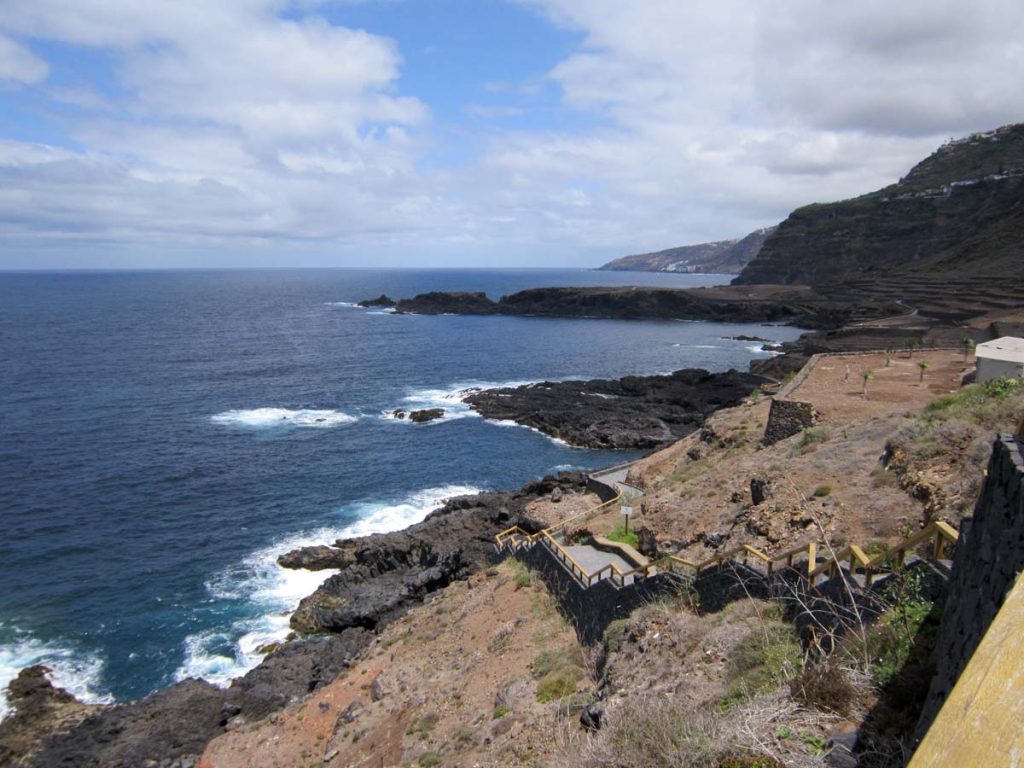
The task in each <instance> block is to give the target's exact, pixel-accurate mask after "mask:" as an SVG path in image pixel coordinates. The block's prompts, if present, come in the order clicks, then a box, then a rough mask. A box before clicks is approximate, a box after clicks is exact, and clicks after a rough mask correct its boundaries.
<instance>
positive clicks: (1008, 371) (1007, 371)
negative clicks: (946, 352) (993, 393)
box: [974, 336, 1024, 384]
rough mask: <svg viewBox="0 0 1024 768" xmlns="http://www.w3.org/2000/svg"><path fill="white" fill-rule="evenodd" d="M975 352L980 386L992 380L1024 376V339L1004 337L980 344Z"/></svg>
mask: <svg viewBox="0 0 1024 768" xmlns="http://www.w3.org/2000/svg"><path fill="white" fill-rule="evenodd" d="M974 351H975V354H976V355H977V357H978V378H977V381H978V383H979V384H984V383H985V382H986V381H991V380H992V379H1001V378H1005V377H1010V378H1013V377H1020V376H1024V339H1019V338H1017V337H1016V336H1003V337H1002V338H1001V339H993V340H992V341H986V342H984V343H982V344H979V345H978V346H977V347H975V349H974Z"/></svg>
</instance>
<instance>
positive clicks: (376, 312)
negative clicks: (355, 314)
mask: <svg viewBox="0 0 1024 768" xmlns="http://www.w3.org/2000/svg"><path fill="white" fill-rule="evenodd" d="M397 313H398V310H397V309H395V308H394V307H384V308H383V309H371V310H370V311H369V312H367V313H366V314H368V315H394V314H397Z"/></svg>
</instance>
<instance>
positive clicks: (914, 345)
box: [907, 339, 921, 358]
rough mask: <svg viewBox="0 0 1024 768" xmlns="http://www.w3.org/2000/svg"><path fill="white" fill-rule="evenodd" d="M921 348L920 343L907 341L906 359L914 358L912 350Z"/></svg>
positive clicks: (912, 340) (913, 340) (914, 340)
mask: <svg viewBox="0 0 1024 768" xmlns="http://www.w3.org/2000/svg"><path fill="white" fill-rule="evenodd" d="M919 346H921V342H920V341H918V340H917V339H907V357H910V358H913V357H914V350H915V349H917V348H918V347H919Z"/></svg>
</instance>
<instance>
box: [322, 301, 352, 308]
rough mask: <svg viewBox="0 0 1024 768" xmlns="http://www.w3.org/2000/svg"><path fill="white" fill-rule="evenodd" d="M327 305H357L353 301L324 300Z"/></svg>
mask: <svg viewBox="0 0 1024 768" xmlns="http://www.w3.org/2000/svg"><path fill="white" fill-rule="evenodd" d="M324 304H326V305H327V306H328V307H358V306H359V305H358V304H356V303H355V302H354V301H325V302H324Z"/></svg>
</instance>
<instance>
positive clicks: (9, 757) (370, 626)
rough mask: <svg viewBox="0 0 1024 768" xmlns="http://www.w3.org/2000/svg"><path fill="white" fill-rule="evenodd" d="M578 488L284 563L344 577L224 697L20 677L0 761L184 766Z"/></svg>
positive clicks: (464, 573)
mask: <svg viewBox="0 0 1024 768" xmlns="http://www.w3.org/2000/svg"><path fill="white" fill-rule="evenodd" d="M585 485H586V479H585V477H584V476H583V475H582V474H580V473H563V474H561V475H559V476H557V477H547V478H545V479H544V480H542V481H539V482H535V483H530V484H528V485H526V486H524V487H523V488H521V489H519V490H517V491H511V492H489V493H481V494H477V495H474V496H464V497H458V498H453V499H451V500H449V501H448V502H447V503H446V504H445V505H444V506H443V507H442V508H441V509H439V510H437V511H435V512H433V513H432V514H431V515H430V516H428V517H427V519H426V520H424V521H423V522H421V523H419V524H417V525H414V526H411V527H410V528H407V529H406V530H404V531H399V532H396V533H387V534H377V535H373V536H367V537H361V538H356V539H347V540H342V541H337V542H335V543H334V544H333V545H323V546H316V547H305V548H301V549H298V550H295V551H292V552H289V553H287V554H286V555H283V556H282V557H281V558H280V564H281V565H282V566H284V567H287V568H309V569H338V570H339V573H337V574H336V575H334V576H331V577H330V578H329V579H327V581H326V582H325V583H324V584H323V586H321V587H320V588H319V589H318V590H317V591H316V592H315V593H313V594H312V595H310V596H309V597H307V598H306V599H304V600H303V601H302V603H301V604H300V606H299V608H298V610H297V611H296V612H295V614H294V615H293V617H292V626H293V627H294V628H295V629H296V630H297V631H298V632H299V633H302V634H303V635H304V636H303V637H299V638H297V639H294V640H292V641H290V642H286V643H283V644H281V645H280V646H279V647H278V648H276V649H274V650H272V651H271V652H270V653H268V655H267V657H266V658H265V659H264V660H263V662H262V663H261V664H260V665H259V666H258V667H256V668H255V669H253V670H251V671H250V672H249V673H248V674H246V675H245V676H244V677H242V678H239V679H237V680H235V681H234V682H233V683H232V684H231V685H230V686H229V687H228V688H225V689H222V688H218V687H216V686H214V685H211V684H210V683H207V682H205V681H202V680H185V681H183V682H180V683H176V684H174V685H171V686H169V687H167V688H165V689H163V690H160V691H157V692H156V693H154V694H152V695H150V696H147V697H145V698H143V699H140V700H138V701H133V702H127V703H122V704H116V705H84V704H81V703H80V702H78V701H76V700H75V699H74V697H72V696H71V695H70V694H68V693H67V692H65V691H62V690H60V689H56V688H54V687H53V686H52V685H51V684H50V682H49V681H48V680H47V678H46V669H45V668H44V667H40V666H36V667H30V668H28V669H25V670H23V671H22V672H21V674H20V675H19V676H18V677H17V678H16V680H15V681H14V682H12V683H11V686H10V689H9V693H8V696H9V700H10V702H11V704H12V705H13V709H14V713H13V714H12V715H11V716H10V717H8V718H7V719H6V720H4V721H3V722H0V765H3V766H5V767H6V766H12V767H17V768H51V767H52V766H68V768H72V767H73V768H81V767H83V766H89V767H90V768H138V767H139V766H150V767H151V768H191V767H192V766H194V765H195V764H196V762H197V760H198V756H199V754H200V753H201V752H202V751H203V748H204V747H205V745H206V744H207V743H208V742H209V741H210V740H211V739H213V738H215V737H217V736H219V735H220V734H222V733H224V732H225V731H227V730H230V729H237V728H240V727H243V726H244V725H245V724H247V723H253V722H255V721H258V720H261V719H263V718H266V717H268V716H269V715H272V714H273V713H275V712H277V711H279V710H281V709H282V708H284V707H285V706H286V705H287V704H289V703H290V702H292V701H295V700H297V699H300V698H302V697H304V696H306V695H308V694H309V693H311V692H312V691H315V690H318V689H319V688H321V687H322V686H324V685H326V684H328V683H330V682H331V681H333V680H335V679H336V678H337V677H338V676H339V675H341V674H342V673H343V672H344V671H345V670H346V669H347V668H348V667H349V666H350V665H351V664H352V663H353V662H354V660H356V659H358V658H359V657H360V655H361V654H362V653H363V651H364V650H365V648H366V647H367V646H368V645H369V643H370V642H371V640H372V639H373V637H374V636H375V634H376V632H377V631H379V630H380V629H381V628H383V626H384V625H386V624H387V623H388V622H390V621H393V620H395V619H396V618H398V617H399V616H401V615H402V614H403V613H404V612H405V611H406V610H407V609H409V608H410V607H412V606H414V605H417V604H419V603H421V602H422V601H423V600H424V599H425V598H428V597H429V596H430V595H431V594H432V593H433V592H435V591H436V590H438V589H441V588H443V587H445V586H447V585H448V584H449V583H451V582H452V581H455V580H457V579H464V578H467V577H468V576H470V575H471V574H473V573H474V572H476V571H477V570H479V569H480V568H482V567H484V566H486V565H487V564H488V563H489V562H490V559H491V557H492V556H493V542H494V535H495V534H496V533H498V532H499V531H501V530H503V529H504V528H507V527H509V526H512V525H520V526H522V527H524V528H526V529H527V530H539V528H540V527H541V526H540V524H539V523H535V522H534V521H532V520H530V519H529V517H528V515H527V514H526V506H527V505H528V504H529V503H530V502H531V501H533V500H535V499H539V498H542V497H546V496H550V495H551V494H552V493H559V494H560V493H565V492H568V491H581V490H582V489H583V488H584V487H585Z"/></svg>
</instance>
